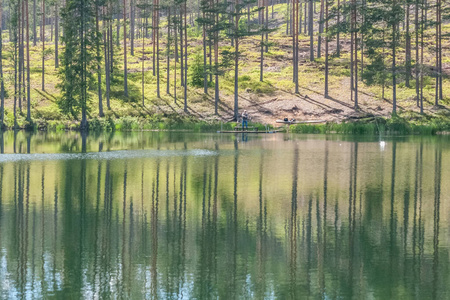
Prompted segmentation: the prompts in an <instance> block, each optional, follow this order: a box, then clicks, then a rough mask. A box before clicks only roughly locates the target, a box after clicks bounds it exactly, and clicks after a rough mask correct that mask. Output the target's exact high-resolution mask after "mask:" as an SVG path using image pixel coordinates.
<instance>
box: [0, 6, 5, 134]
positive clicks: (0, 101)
mask: <svg viewBox="0 0 450 300" xmlns="http://www.w3.org/2000/svg"><path fill="white" fill-rule="evenodd" d="M2 17H3V1H2V0H0V37H1V36H2V35H3V18H2ZM3 126H5V84H4V80H3V39H0V131H1V132H2V133H0V134H2V136H3Z"/></svg>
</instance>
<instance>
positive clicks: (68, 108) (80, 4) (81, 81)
mask: <svg viewBox="0 0 450 300" xmlns="http://www.w3.org/2000/svg"><path fill="white" fill-rule="evenodd" d="M93 8H94V6H93V5H92V4H91V3H90V2H89V1H86V0H68V1H67V2H66V6H65V7H64V9H63V11H62V13H61V15H62V21H63V24H62V26H63V29H64V35H63V36H62V41H63V42H64V44H65V48H64V53H63V55H62V57H61V63H62V67H61V70H60V78H61V84H60V88H61V91H62V97H61V99H60V100H59V101H58V105H59V108H60V109H61V111H62V112H63V113H65V114H70V115H71V116H72V117H74V118H77V117H78V115H79V113H80V112H82V114H83V119H84V117H85V116H86V111H87V109H88V101H89V93H88V92H87V90H88V86H89V80H93V76H92V74H93V73H94V71H95V69H96V62H97V61H96V59H95V58H96V53H95V47H94V46H95V43H96V39H97V33H96V29H95V20H94V12H93ZM97 59H99V58H97Z"/></svg>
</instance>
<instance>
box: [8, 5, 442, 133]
mask: <svg viewBox="0 0 450 300" xmlns="http://www.w3.org/2000/svg"><path fill="white" fill-rule="evenodd" d="M269 9H270V8H269ZM286 9H287V6H286V4H277V5H275V6H274V12H273V16H274V18H273V19H270V27H271V28H272V29H274V31H273V32H271V33H270V35H269V42H270V47H269V49H268V52H267V53H265V56H264V62H265V63H264V81H263V82H260V81H259V68H260V67H259V64H260V48H259V43H260V36H253V37H246V38H244V39H243V40H242V41H241V42H240V51H241V57H240V64H239V67H240V70H239V73H240V76H239V88H240V91H239V108H240V110H243V109H247V110H248V111H249V113H250V115H251V116H252V120H253V121H256V122H260V123H266V124H274V122H275V120H276V119H280V118H283V117H288V118H295V119H297V120H317V119H320V120H326V121H334V122H340V121H343V120H346V119H349V118H358V117H362V116H365V115H368V114H370V115H375V116H389V115H390V114H391V112H392V88H391V86H389V85H388V86H387V87H386V89H385V97H384V99H383V98H382V87H381V86H380V85H366V84H365V82H364V81H361V80H360V82H359V104H360V105H359V106H360V108H359V109H358V110H355V109H354V105H353V103H352V101H351V95H350V77H349V74H350V73H349V72H350V71H349V69H350V57H349V56H350V55H349V50H350V49H349V48H350V41H349V37H348V36H345V35H341V47H342V48H341V56H340V57H336V55H333V56H332V57H331V59H330V83H329V84H330V97H329V98H328V99H326V98H325V97H324V95H323V93H324V57H323V53H324V47H325V46H324V44H325V43H324V41H322V57H321V58H316V59H315V61H313V62H311V61H309V37H308V36H306V35H304V34H300V37H299V42H300V54H299V56H300V58H299V84H300V90H299V94H295V93H294V84H293V82H292V72H293V68H292V37H290V36H287V35H286V22H285V16H286ZM269 11H270V10H269ZM270 14H272V12H271V11H270ZM318 17H319V14H318V11H317V12H316V14H315V18H316V19H317V18H318ZM162 21H163V22H165V19H164V16H163V17H162ZM315 24H316V27H317V26H318V22H315ZM161 28H162V29H161V31H160V32H161V36H160V39H161V42H160V49H161V51H160V53H161V54H160V74H161V98H159V99H158V98H157V97H156V76H153V74H152V50H153V45H152V44H151V40H150V39H145V40H144V51H143V50H142V38H137V39H136V40H135V45H134V47H135V53H134V56H131V55H129V58H128V70H129V74H128V85H129V93H130V94H129V97H128V98H126V97H124V96H123V71H121V70H123V43H122V44H121V46H120V48H119V49H118V51H116V52H115V60H116V62H117V63H116V67H117V69H118V71H117V73H116V74H115V81H113V84H112V86H111V110H106V107H105V115H106V118H120V117H124V116H131V117H142V118H154V117H155V115H156V116H157V117H158V118H159V119H161V118H162V119H164V118H165V117H171V116H174V115H181V116H186V115H187V116H192V117H194V118H196V119H200V120H208V121H209V120H222V121H228V120H231V119H232V117H233V100H234V99H233V76H234V71H233V70H232V68H229V69H227V71H226V72H225V73H224V74H223V75H222V76H220V77H219V78H220V105H219V114H218V116H216V115H214V83H213V82H212V83H211V84H210V87H209V93H208V94H206V95H205V94H204V93H203V88H200V87H194V86H192V85H189V87H188V112H187V113H185V112H184V111H183V90H182V88H181V87H179V83H178V89H177V95H178V99H177V101H176V100H175V98H174V97H173V91H174V85H173V78H174V70H175V69H174V68H175V66H174V59H173V58H171V60H170V77H171V78H170V94H166V82H167V78H166V71H167V69H166V67H167V60H166V51H165V48H166V31H165V29H164V26H161ZM442 30H443V35H444V36H445V34H447V33H450V26H449V25H447V24H444V25H443V27H442ZM315 32H316V35H315V37H314V43H315V56H317V39H318V34H317V28H315ZM201 33H202V32H201V30H200V28H198V27H197V26H196V25H194V24H191V26H190V27H189V28H188V37H189V38H188V44H189V48H188V51H189V55H188V60H189V61H188V65H189V66H192V65H193V64H195V63H194V61H195V60H196V57H197V60H198V56H199V55H200V56H201V55H202V53H203V51H202V35H201ZM46 36H47V37H49V36H50V27H49V26H46ZM425 37H426V43H425V44H426V49H425V54H424V56H425V57H424V59H425V63H426V64H427V65H428V67H429V68H430V69H432V66H431V65H432V64H433V63H434V56H433V55H434V52H433V51H434V47H433V44H432V41H433V29H432V28H430V29H429V30H428V31H427V32H425ZM8 40H9V35H8V31H4V32H3V41H4V50H3V52H4V70H5V86H6V93H7V99H6V123H7V124H8V125H9V126H11V125H12V117H13V116H12V110H13V103H14V97H13V96H14V61H13V59H12V58H13V46H12V43H7V41H8ZM46 45H47V46H46V52H45V53H46V56H45V91H42V90H41V70H42V69H41V55H42V45H41V44H40V43H38V45H37V46H35V47H31V48H30V55H31V68H30V69H31V99H32V100H31V106H32V118H33V119H34V120H35V121H36V122H37V123H39V122H65V123H70V122H74V120H71V118H70V117H69V116H66V115H63V114H62V113H61V112H60V110H59V108H58V106H57V104H56V102H57V99H59V97H60V96H61V91H60V88H59V87H58V83H59V82H60V80H61V79H60V77H58V70H57V69H55V62H54V51H53V48H54V45H53V42H52V41H50V40H49V41H46ZM127 47H129V44H128V45H127ZM442 48H443V58H444V59H443V70H444V71H445V73H444V79H443V90H444V100H442V102H441V103H442V106H439V107H435V106H434V105H433V103H434V80H433V78H432V77H431V76H430V77H428V76H426V78H425V84H426V85H425V87H424V100H425V108H424V110H425V114H426V115H428V116H432V115H435V114H438V115H440V116H444V117H448V116H449V115H450V112H449V109H448V104H449V92H450V80H449V78H448V69H449V68H450V61H449V60H448V57H449V54H450V53H449V52H450V42H449V41H448V39H443V40H442ZM220 49H221V50H222V51H223V50H224V49H227V50H229V49H230V40H228V39H223V41H221V42H220ZM335 50H336V41H335V39H334V38H331V39H330V52H331V53H332V54H333V53H334V52H335ZM62 52H63V46H62V49H61V48H60V53H62ZM143 54H144V64H145V66H144V70H145V74H144V82H145V88H144V95H143V96H144V102H145V105H142V69H141V68H142V57H143ZM334 54H335V53H334ZM398 55H399V60H400V62H401V61H402V60H403V61H404V49H403V48H402V47H400V48H399V54H398ZM172 56H173V55H172ZM208 59H209V56H208ZM364 59H365V60H367V59H368V58H364ZM201 61H203V58H201ZM358 63H359V64H360V65H361V63H362V62H361V61H359V62H358ZM179 72H180V71H179V64H177V73H179ZM189 74H190V73H189ZM179 76H180V75H179V74H177V77H178V78H179ZM189 76H190V75H189ZM360 79H361V78H360ZM102 82H103V87H102V90H103V94H104V93H105V86H104V84H105V80H104V74H103V78H102ZM90 96H91V104H90V105H89V106H90V111H89V113H88V115H89V117H88V118H89V119H92V118H96V117H97V115H98V105H97V102H98V97H97V94H96V86H95V83H94V84H91V86H90ZM397 103H398V108H399V112H400V113H401V114H402V113H406V114H407V115H411V116H413V117H414V118H419V119H420V116H418V114H417V113H418V112H419V110H418V108H417V106H416V99H415V89H414V79H413V82H412V84H411V87H410V88H407V87H405V84H404V81H402V79H401V78H400V79H399V84H398V87H397ZM22 106H23V107H24V110H23V111H22V113H21V115H20V116H19V122H18V123H19V125H20V124H23V123H24V119H25V115H26V112H25V109H26V106H25V105H24V103H22ZM104 106H106V105H104Z"/></svg>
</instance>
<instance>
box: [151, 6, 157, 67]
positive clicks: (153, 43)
mask: <svg viewBox="0 0 450 300" xmlns="http://www.w3.org/2000/svg"><path fill="white" fill-rule="evenodd" d="M156 26H157V24H156V0H153V5H152V46H153V52H152V56H153V66H152V67H153V76H156V31H155V28H156Z"/></svg>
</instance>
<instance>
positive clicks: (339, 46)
mask: <svg viewBox="0 0 450 300" xmlns="http://www.w3.org/2000/svg"><path fill="white" fill-rule="evenodd" d="M340 13H341V0H338V1H337V9H336V18H337V20H336V22H337V24H338V25H339V24H340V23H341V15H340ZM339 31H340V30H338V31H337V33H336V55H337V57H340V56H341V45H340V42H341V41H340V34H339Z"/></svg>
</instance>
